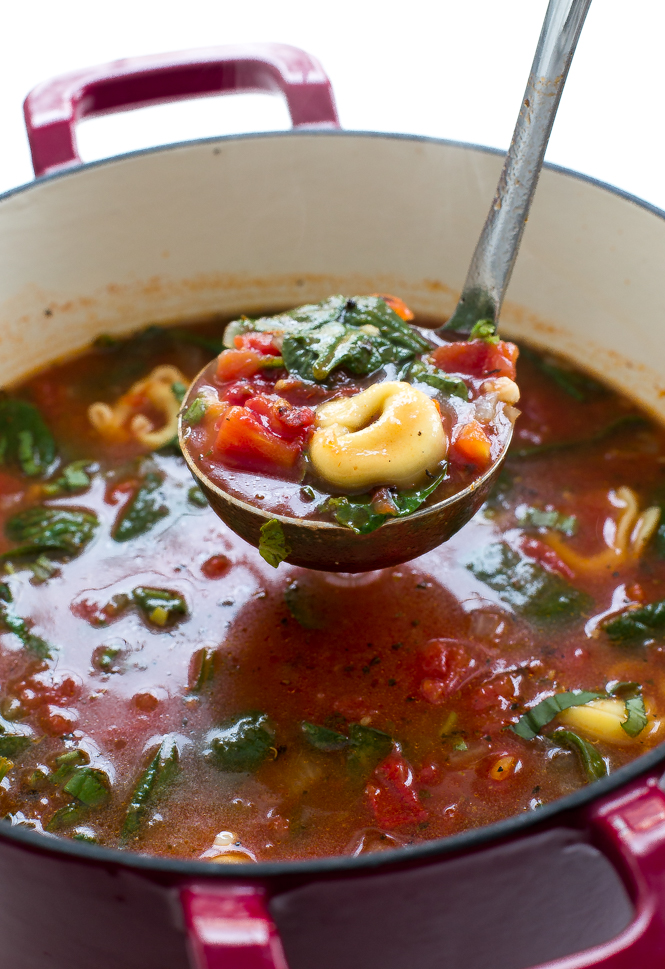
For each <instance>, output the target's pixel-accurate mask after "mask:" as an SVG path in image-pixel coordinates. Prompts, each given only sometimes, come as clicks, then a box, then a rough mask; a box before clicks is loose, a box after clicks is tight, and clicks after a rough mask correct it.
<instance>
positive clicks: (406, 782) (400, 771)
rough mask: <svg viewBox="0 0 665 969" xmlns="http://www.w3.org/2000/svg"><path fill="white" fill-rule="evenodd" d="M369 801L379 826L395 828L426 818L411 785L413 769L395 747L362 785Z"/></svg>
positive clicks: (425, 812) (425, 813)
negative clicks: (365, 784)
mask: <svg viewBox="0 0 665 969" xmlns="http://www.w3.org/2000/svg"><path fill="white" fill-rule="evenodd" d="M366 791H367V795H368V797H369V802H370V805H371V808H372V811H373V812H374V816H375V817H376V820H377V823H378V824H379V826H380V827H382V828H398V827H400V826H401V825H403V824H414V823H416V822H419V821H425V820H427V811H425V810H424V809H423V807H422V805H421V803H420V801H419V799H418V793H417V791H416V790H415V789H414V786H413V771H412V770H411V767H410V766H409V764H408V762H407V761H406V760H405V759H404V757H403V756H402V754H401V753H400V752H399V750H393V751H392V752H391V753H390V754H388V756H387V757H386V759H385V760H384V761H382V763H380V764H379V766H378V767H377V768H376V770H375V771H374V774H373V775H372V780H371V781H370V783H369V784H368V785H367V787H366Z"/></svg>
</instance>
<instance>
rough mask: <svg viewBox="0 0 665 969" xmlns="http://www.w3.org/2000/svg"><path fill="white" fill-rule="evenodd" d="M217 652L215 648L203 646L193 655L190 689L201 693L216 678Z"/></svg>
mask: <svg viewBox="0 0 665 969" xmlns="http://www.w3.org/2000/svg"><path fill="white" fill-rule="evenodd" d="M216 658H217V650H216V649H215V648H214V647H213V646H202V647H201V649H197V650H196V652H195V653H194V654H193V655H192V658H191V660H190V662H189V677H188V681H189V689H190V690H191V692H192V693H200V692H201V690H202V689H203V688H204V687H205V686H207V684H208V683H211V682H212V680H213V679H214V677H215V660H216Z"/></svg>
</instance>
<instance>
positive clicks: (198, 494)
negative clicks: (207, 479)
mask: <svg viewBox="0 0 665 969" xmlns="http://www.w3.org/2000/svg"><path fill="white" fill-rule="evenodd" d="M187 501H188V502H189V503H190V505H194V507H195V508H207V507H208V499H207V498H206V496H205V495H204V494H203V492H202V491H201V489H200V488H199V486H198V485H192V487H191V488H190V489H189V491H188V492H187Z"/></svg>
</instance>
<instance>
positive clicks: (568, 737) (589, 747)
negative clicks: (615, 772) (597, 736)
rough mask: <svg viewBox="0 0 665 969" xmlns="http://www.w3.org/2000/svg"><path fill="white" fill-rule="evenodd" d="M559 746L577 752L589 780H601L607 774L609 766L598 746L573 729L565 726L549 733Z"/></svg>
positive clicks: (550, 737)
mask: <svg viewBox="0 0 665 969" xmlns="http://www.w3.org/2000/svg"><path fill="white" fill-rule="evenodd" d="M549 739H550V740H552V741H553V742H554V743H555V744H556V745H557V747H566V748H567V749H568V750H572V751H573V752H574V753H576V754H577V756H578V757H579V760H580V764H581V765H582V769H583V770H584V773H585V775H586V779H587V781H588V782H589V783H590V782H591V781H599V780H600V778H601V777H606V776H607V766H606V764H605V761H604V760H603V758H602V757H601V756H600V754H599V753H598V751H597V750H596V748H595V747H594V746H593V744H592V743H589V741H588V740H583V739H582V737H579V736H578V735H577V734H576V733H573V731H572V730H564V729H563V727H561V728H559V729H558V730H555V731H554V733H551V734H550V735H549Z"/></svg>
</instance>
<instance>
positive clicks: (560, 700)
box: [510, 690, 603, 740]
mask: <svg viewBox="0 0 665 969" xmlns="http://www.w3.org/2000/svg"><path fill="white" fill-rule="evenodd" d="M602 696H603V694H602V693H590V692H589V691H588V690H573V691H572V692H569V693H556V694H555V695H554V696H548V697H547V698H546V699H545V700H541V701H540V703H537V704H536V705H535V707H532V708H531V709H530V710H528V711H527V712H526V713H525V714H524V715H523V716H522V717H520V719H519V720H518V721H517V723H513V724H511V726H510V729H511V730H512V731H513V732H514V733H516V734H517V736H518V737H522V738H523V739H524V740H533V738H534V737H536V736H537V735H538V734H539V733H540V731H541V730H542V728H543V727H545V726H546V725H547V724H548V723H549V722H550V720H553V719H554V718H555V717H556V715H557V713H561V711H562V710H567V709H568V708H569V707H579V706H583V705H584V704H585V703H589V701H590V700H598V699H600V698H601V697H602Z"/></svg>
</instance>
